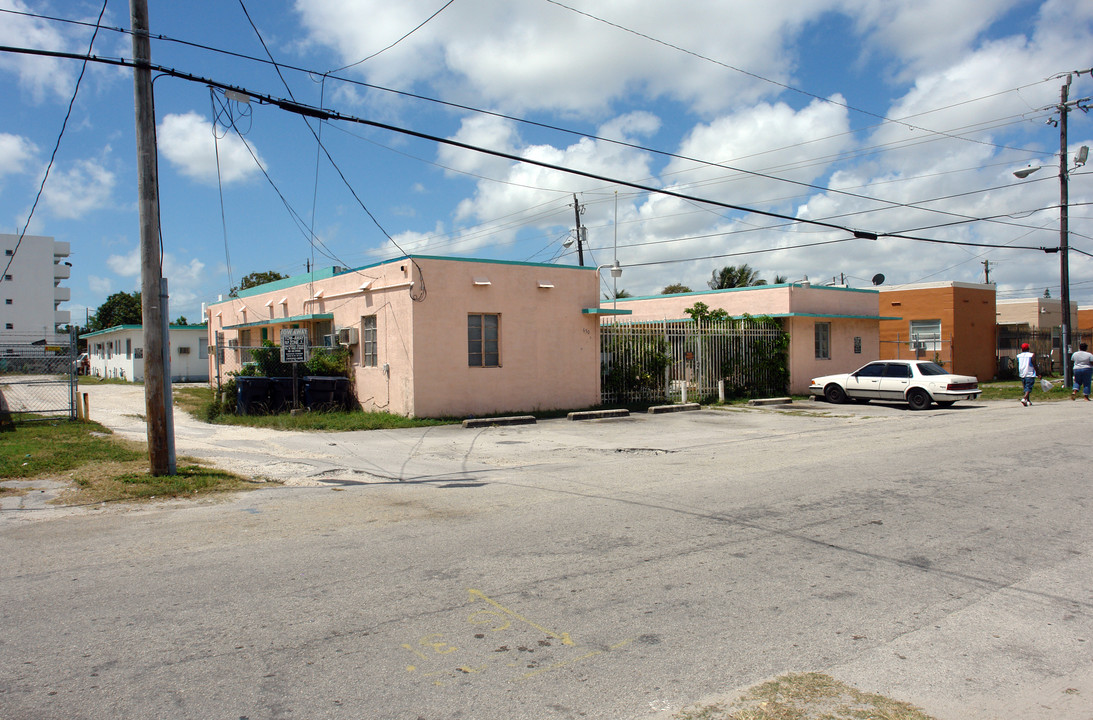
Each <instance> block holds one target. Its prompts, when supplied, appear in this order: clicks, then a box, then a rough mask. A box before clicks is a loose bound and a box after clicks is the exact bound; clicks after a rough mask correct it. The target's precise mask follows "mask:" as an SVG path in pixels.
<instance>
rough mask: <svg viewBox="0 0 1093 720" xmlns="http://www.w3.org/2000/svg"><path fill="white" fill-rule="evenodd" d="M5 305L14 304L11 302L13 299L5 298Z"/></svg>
mask: <svg viewBox="0 0 1093 720" xmlns="http://www.w3.org/2000/svg"><path fill="white" fill-rule="evenodd" d="M4 304H5V305H12V304H13V303H12V301H11V298H4Z"/></svg>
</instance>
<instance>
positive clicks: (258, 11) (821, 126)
mask: <svg viewBox="0 0 1093 720" xmlns="http://www.w3.org/2000/svg"><path fill="white" fill-rule="evenodd" d="M148 4H149V13H150V29H151V33H152V35H153V36H154V37H155V39H154V40H153V41H152V62H153V64H155V65H158V66H161V67H164V68H169V69H171V70H173V71H176V72H177V73H182V74H185V75H188V76H191V78H192V79H184V78H179V77H175V76H172V75H161V76H158V77H157V78H156V79H155V81H154V96H155V106H156V123H157V142H158V152H159V187H160V213H161V231H162V244H163V247H162V254H163V263H164V276H165V277H166V278H167V280H168V283H169V287H170V292H171V300H170V309H169V313H170V317H171V318H172V319H174V318H177V317H179V316H184V317H186V318H188V319H189V320H190V321H191V322H197V321H199V318H200V317H201V306H202V303H205V302H212V301H215V300H216V299H217V298H218V296H220V295H225V294H227V293H228V292H229V291H230V289H231V288H232V287H234V286H237V285H238V284H239V282H240V279H241V278H242V277H243V276H245V275H247V274H249V273H252V272H264V271H270V270H272V271H277V272H279V273H282V274H285V275H297V274H302V273H304V272H306V270H307V268H308V267H320V268H321V267H327V266H331V265H336V266H342V267H348V268H358V267H362V266H367V265H371V264H374V263H377V262H380V261H383V260H386V259H391V258H395V257H400V256H402V255H405V254H425V255H441V256H457V257H471V258H487V259H497V260H507V261H519V262H543V263H560V264H569V265H576V264H578V261H579V260H578V253H577V245H576V244H570V246H569V247H566V241H567V240H569V239H571V238H573V236H574V226H575V224H576V221H575V209H574V198H576V204H577V206H578V209H579V211H580V213H581V214H580V221H581V224H582V225H583V226H584V227H586V228H587V231H586V232H587V240H586V243H585V245H584V264H585V265H589V266H607V265H610V264H611V263H613V262H614V261H615V259H616V258H617V260H618V263H619V264H620V265H621V266H622V268H623V274H622V276H621V277H620V278H619V279H618V280H617V288H618V289H619V290H626V291H627V292H628V293H630V294H631V295H633V296H644V295H655V294H658V293H660V292H661V290H662V289H663V288H665V287H666V286H668V285H671V284H677V283H678V284H682V285H685V286H687V287H689V288H691V289H692V290H695V291H700V290H705V289H707V287H708V285H707V282H708V281H709V280H710V278H711V276H712V274H713V273H714V272H715V271H716V270H717V269H719V268H721V267H723V266H725V265H738V264H743V263H747V264H748V265H749V266H751V267H752V268H754V269H755V270H756V271H757V272H758V273H759V275H760V276H761V277H762V278H764V279H767V280H768V281H771V282H773V281H774V280H775V279H776V278H785V279H786V280H788V281H790V282H797V281H802V280H804V279H805V278H808V279H809V280H810V281H811V282H812V283H813V284H821V283H828V284H830V283H835V284H846V285H849V286H850V287H856V288H868V287H872V286H873V285H874V279H877V280H879V279H880V278H879V277H878V276H883V278H884V279H883V283H884V284H885V285H893V284H903V283H919V282H942V281H960V282H983V281H984V280H985V279H986V277H987V274H988V273H989V279H990V281H991V282H994V283H996V284H997V286H998V298H999V299H1000V300H1001V299H1011V298H1023V297H1042V296H1043V295H1044V293H1045V292H1047V293H1050V295H1051V297H1059V293H1060V262H1059V260H1060V255H1059V254H1058V253H1057V252H1056V253H1048V252H1044V251H1043V250H1042V249H1041V248H1048V249H1055V250H1057V249H1058V248H1059V246H1060V236H1059V222H1060V212H1059V204H1060V185H1061V183H1060V177H1059V175H1060V172H1059V159H1060V157H1059V150H1060V135H1061V132H1060V127H1059V126H1058V121H1059V118H1060V112H1059V110H1058V105H1059V104H1060V102H1061V90H1062V88H1063V86H1064V84H1065V83H1066V82H1067V75H1066V74H1067V73H1071V76H1070V85H1069V90H1068V93H1069V94H1068V97H1069V99H1070V100H1079V99H1081V98H1088V97H1090V96H1093V77H1091V75H1090V73H1089V69H1090V68H1091V67H1093V3H1088V2H1079V3H1075V2H1073V0H1047V1H1045V2H1039V1H1036V0H783V1H782V2H777V3H755V2H750V1H749V0H679V2H673V3H666V2H649V1H648V0H646V2H638V1H637V0H597V1H595V2H594V1H593V0H520V1H519V2H514V1H513V0H450V1H448V0H401V1H400V2H398V3H391V2H389V1H388V0H384V1H382V2H381V1H380V0H295V2H293V1H290V0H262V1H261V2H259V0H221V1H220V2H211V1H208V0H192V1H191V2H186V3H179V2H167V1H166V0H148ZM103 7H104V6H103V2H102V1H101V0H63V1H62V0H0V45H3V46H8V47H17V48H29V49H35V50H51V51H63V52H68V53H76V54H79V55H86V54H87V53H88V49H89V47H91V53H90V54H91V55H92V56H96V57H100V58H113V59H116V58H125V59H130V58H132V45H131V38H130V36H129V34H128V33H127V30H128V28H129V26H130V21H129V4H128V2H126V1H125V0H107V2H106V4H105V11H104V12H103V15H102V21H101V23H100V27H99V29H98V31H97V34H95V37H94V43H93V46H92V35H93V33H95V23H96V20H97V18H98V17H99V14H100V12H101V11H103ZM271 58H272V60H273V61H275V62H276V63H277V65H275V64H274V63H273V62H271ZM81 72H83V75H82V79H81ZM208 81H212V82H214V83H216V84H218V85H226V86H230V87H234V88H238V89H240V90H242V91H245V92H247V93H251V94H252V95H253V97H251V99H250V101H249V102H246V101H245V100H246V98H244V99H243V100H240V99H239V97H240V96H238V95H235V94H233V95H232V97H228V96H227V95H226V94H225V93H224V92H223V90H222V89H214V88H211V87H210V86H209V84H208ZM77 82H79V84H78V90H77ZM0 97H2V98H4V102H2V103H0V232H5V233H16V234H18V233H20V232H23V230H24V228H27V232H28V233H29V234H32V235H47V236H52V237H54V238H56V239H57V240H61V241H65V242H68V243H70V246H71V256H70V257H69V261H70V262H71V263H72V265H73V268H72V277H71V279H70V280H69V281H68V284H69V286H70V287H71V289H72V300H71V302H69V303H66V304H64V305H62V306H61V308H62V309H69V310H70V311H71V313H72V319H73V322H74V323H80V324H82V323H83V321H84V319H85V318H86V316H87V313H94V312H95V309H96V308H97V307H98V306H99V305H100V304H101V303H102V302H103V301H104V300H105V299H106V298H107V297H108V296H109V295H110V294H112V293H114V292H117V291H126V292H128V291H133V290H137V289H139V287H140V252H139V241H140V237H139V235H140V230H139V228H140V226H139V216H138V210H137V178H136V162H137V161H136V143H135V139H134V111H133V83H132V71H131V70H130V69H128V68H124V67H118V66H115V65H107V64H101V63H95V62H89V63H87V65H86V68H84V67H83V63H82V62H81V61H80V60H78V59H61V58H51V57H43V56H35V55H30V54H22V53H14V52H11V51H6V50H0ZM73 97H75V100H74V101H73ZM268 98H272V99H277V100H292V101H294V102H296V103H298V104H300V105H304V106H308V107H313V108H319V107H321V108H324V109H325V110H327V111H330V112H333V113H336V114H338V115H339V116H341V117H343V118H346V119H335V120H322V121H320V120H318V119H316V118H305V117H303V116H301V115H299V114H297V113H294V112H290V111H289V110H286V109H284V108H282V107H278V106H277V105H274V104H271V103H269V102H265V101H263V99H268ZM70 102H71V104H72V105H71V107H72V110H71V115H70V117H69V118H68V121H67V124H65V116H66V112H67V111H68V108H69V104H70ZM1091 102H1093V101H1091ZM358 121H364V122H358ZM1053 121H1054V123H1055V124H1051V123H1052V122H1053ZM365 123H378V124H380V125H383V126H386V127H377V126H376V125H375V124H372V125H369V124H365ZM1067 123H1068V136H1067V140H1068V142H1067V152H1068V157H1067V167H1068V173H1067V175H1068V186H1069V195H1070V203H1069V205H1070V207H1069V225H1070V237H1069V242H1070V247H1071V253H1070V255H1069V267H1070V285H1071V297H1072V299H1073V300H1075V301H1077V302H1078V303H1079V304H1081V305H1083V306H1085V305H1093V257H1091V256H1090V254H1088V253H1093V222H1091V219H1090V218H1091V217H1093V206H1091V205H1090V203H1093V178H1091V176H1090V174H1091V173H1093V164H1090V165H1089V166H1087V167H1075V166H1074V158H1075V155H1076V153H1077V151H1078V150H1079V148H1080V147H1081V146H1082V145H1087V146H1088V145H1093V120H1091V118H1090V117H1089V116H1088V115H1087V114H1086V113H1085V112H1083V111H1082V110H1080V109H1078V108H1077V107H1072V108H1071V111H1070V112H1069V113H1068V114H1067ZM62 125H64V126H65V127H64V132H63V133H62ZM410 133H415V134H410ZM422 136H424V137H422ZM58 139H59V142H58ZM453 141H454V142H455V143H459V144H458V145H457V144H451V143H452V142H453ZM467 146H470V147H467ZM55 147H56V153H55V157H54V159H53V162H52V165H51V166H50V165H49V163H50V158H51V155H53V154H54V148H55ZM472 148H473V149H472ZM482 150H485V151H488V152H482ZM523 159H526V160H531V161H534V162H535V163H537V164H532V163H528V162H522V161H521V160H523ZM47 166H49V173H48V177H47V179H46V182H45V184H44V186H42V180H43V176H44V175H45V173H46V168H47ZM1028 167H1033V168H1036V167H1040V168H1041V169H1039V170H1038V171H1037V172H1035V173H1033V174H1031V175H1029V176H1028V177H1027V178H1026V179H1023V180H1022V179H1019V178H1017V177H1015V176H1014V174H1013V173H1014V171H1016V170H1019V169H1022V168H1028ZM564 170H572V171H576V174H575V173H572V172H565V171H564ZM39 188H42V190H41V197H40V199H39V200H38V202H37V204H36V205H35V198H36V196H38V194H39ZM32 208H33V214H31V209H32ZM28 218H29V226H28V224H27V223H28ZM855 232H858V233H859V237H855V234H854V233H855ZM872 235H877V236H878V237H877V238H876V239H872ZM893 235H903V236H908V237H892V236H893ZM601 275H602V277H603V281H602V285H601V287H602V290H603V292H604V293H605V294H606V293H610V292H612V291H613V290H614V287H613V286H612V280H611V276H610V273H608V272H607V271H606V270H603V272H602V273H601Z"/></svg>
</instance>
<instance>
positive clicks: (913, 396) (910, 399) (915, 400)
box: [907, 388, 930, 410]
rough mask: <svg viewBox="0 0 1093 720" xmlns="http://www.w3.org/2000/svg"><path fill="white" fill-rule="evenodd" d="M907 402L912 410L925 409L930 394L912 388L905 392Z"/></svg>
mask: <svg viewBox="0 0 1093 720" xmlns="http://www.w3.org/2000/svg"><path fill="white" fill-rule="evenodd" d="M907 404H908V405H910V406H911V409H912V410H925V409H926V408H928V407H930V396H929V395H928V394H927V393H926V391H925V390H919V389H917V388H916V389H914V390H912V391H911V392H909V393H907Z"/></svg>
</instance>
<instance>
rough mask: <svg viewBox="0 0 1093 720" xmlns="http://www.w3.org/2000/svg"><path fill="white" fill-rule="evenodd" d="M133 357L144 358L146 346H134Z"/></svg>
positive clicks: (136, 358)
mask: <svg viewBox="0 0 1093 720" xmlns="http://www.w3.org/2000/svg"><path fill="white" fill-rule="evenodd" d="M133 359H134V360H143V359H144V348H142V347H139V348H133Z"/></svg>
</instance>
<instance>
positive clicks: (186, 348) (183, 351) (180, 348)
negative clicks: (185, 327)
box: [178, 345, 190, 355]
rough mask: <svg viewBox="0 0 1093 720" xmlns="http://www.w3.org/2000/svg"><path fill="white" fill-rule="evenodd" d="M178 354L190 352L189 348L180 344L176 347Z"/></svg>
mask: <svg viewBox="0 0 1093 720" xmlns="http://www.w3.org/2000/svg"><path fill="white" fill-rule="evenodd" d="M178 354H179V355H189V354H190V348H188V347H186V346H185V345H181V346H179V348H178Z"/></svg>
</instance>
